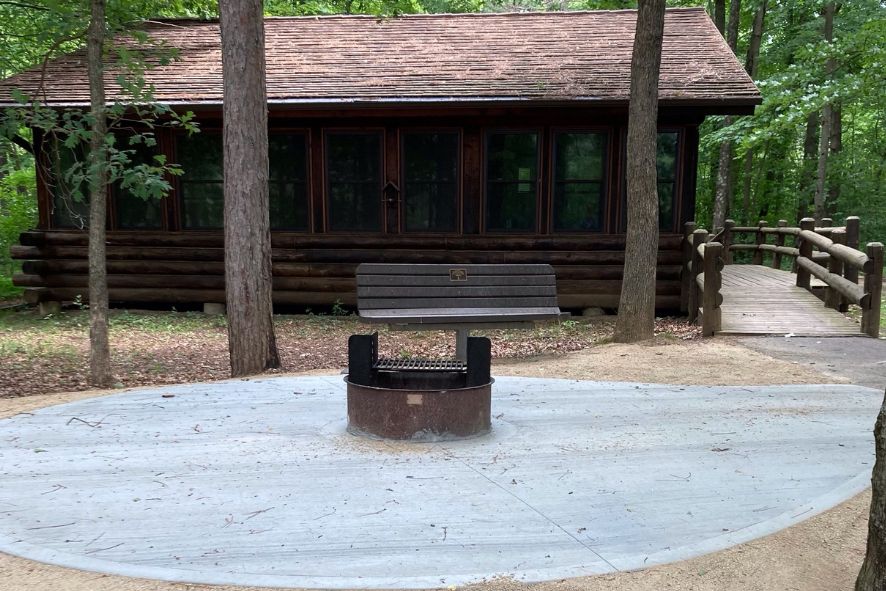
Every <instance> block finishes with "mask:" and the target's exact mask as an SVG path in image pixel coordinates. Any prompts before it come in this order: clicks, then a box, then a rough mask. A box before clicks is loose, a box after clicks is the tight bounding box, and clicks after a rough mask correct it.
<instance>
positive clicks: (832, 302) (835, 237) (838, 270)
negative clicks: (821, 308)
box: [824, 230, 848, 310]
mask: <svg viewBox="0 0 886 591" xmlns="http://www.w3.org/2000/svg"><path fill="white" fill-rule="evenodd" d="M831 241H832V242H833V243H834V244H846V231H845V230H834V231H832V232H831ZM847 266H848V265H847ZM828 271H829V272H831V273H833V274H834V275H840V276H841V277H842V276H843V261H842V260H841V259H840V257H837V256H832V257H831V258H829V259H828ZM824 305H825V306H827V307H828V308H833V309H834V310H841V309H843V308H845V307H846V304H845V303H844V302H843V296H842V295H840V292H839V291H837V290H836V289H834V288H833V287H831V286H830V285H828V286H827V289H826V290H825V292H824Z"/></svg>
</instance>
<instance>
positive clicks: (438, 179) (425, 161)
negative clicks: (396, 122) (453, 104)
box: [401, 132, 459, 232]
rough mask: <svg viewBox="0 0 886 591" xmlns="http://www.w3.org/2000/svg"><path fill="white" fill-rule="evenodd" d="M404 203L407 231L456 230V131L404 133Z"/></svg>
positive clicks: (457, 138)
mask: <svg viewBox="0 0 886 591" xmlns="http://www.w3.org/2000/svg"><path fill="white" fill-rule="evenodd" d="M402 137H403V139H402V151H401V153H402V155H403V187H402V195H403V204H404V206H405V215H404V224H405V229H406V231H407V232H455V231H456V230H457V229H458V221H457V220H458V215H457V212H458V161H459V134H458V132H440V133H413V132H407V133H404V134H403V136H402Z"/></svg>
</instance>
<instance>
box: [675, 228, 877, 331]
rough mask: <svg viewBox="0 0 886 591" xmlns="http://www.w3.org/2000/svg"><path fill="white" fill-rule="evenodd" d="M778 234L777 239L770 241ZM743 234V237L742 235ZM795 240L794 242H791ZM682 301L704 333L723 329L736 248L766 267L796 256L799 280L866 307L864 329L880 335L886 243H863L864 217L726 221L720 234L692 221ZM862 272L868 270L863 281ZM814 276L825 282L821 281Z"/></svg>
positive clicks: (839, 305) (835, 304) (833, 299)
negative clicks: (725, 291)
mask: <svg viewBox="0 0 886 591" xmlns="http://www.w3.org/2000/svg"><path fill="white" fill-rule="evenodd" d="M770 237H772V242H770V240H769V239H770ZM737 238H739V240H736V239H737ZM789 241H790V242H792V244H793V245H792V246H789V245H788V242H789ZM682 253H683V267H682V274H683V275H682V282H681V288H682V291H681V300H680V301H681V306H682V307H683V311H684V312H686V313H687V315H688V316H689V319H690V321H699V320H700V324H701V325H702V333H703V334H704V335H705V336H710V335H713V334H715V333H716V332H719V331H720V330H721V320H720V318H721V310H720V306H721V305H722V303H723V295H722V293H721V292H720V291H721V288H722V285H723V283H722V269H723V265H731V264H735V258H736V257H735V255H736V253H750V256H751V259H750V262H751V264H753V265H758V266H763V265H764V263H765V259H766V257H769V259H770V260H769V264H768V266H770V267H771V268H773V269H781V268H782V266H783V264H784V262H785V260H786V259H790V260H791V261H792V268H791V271H792V272H793V273H795V274H796V285H797V287H801V288H803V289H805V290H807V291H810V292H812V293H816V292H817V291H819V290H820V288H823V289H824V293H823V295H822V296H820V297H821V299H823V300H824V305H825V306H826V307H828V308H832V309H834V310H838V311H840V312H845V311H846V310H847V308H848V306H849V305H850V304H854V305H857V306H859V307H860V308H861V332H862V333H864V334H866V335H869V336H873V337H877V336H879V332H880V299H881V296H882V285H883V245H882V244H881V243H879V242H870V243H868V244H867V245H866V246H865V249H864V251H862V250H860V245H859V218H858V217H856V216H851V217H848V218H846V221H845V225H843V226H839V227H835V226H833V221H832V220H830V219H823V220H821V223H820V224H819V225H818V226H816V225H815V220H813V219H812V218H804V219H803V220H801V221H800V224H799V226H797V227H789V226H788V225H787V222H786V221H785V220H779V221H778V223H777V225H776V226H769V225H768V223H767V222H765V221H761V222H759V223H758V224H757V225H756V226H736V225H735V222H734V221H732V220H726V223H725V225H724V227H723V228H722V229H721V230H720V231H719V232H717V233H716V234H714V235H711V234H709V233H708V231H707V230H703V229H697V228H696V225H695V223H693V222H688V223H687V224H686V225H685V227H684V232H683V246H682ZM860 274H864V281H863V283H861V284H859V277H860ZM812 278H815V279H817V280H818V281H820V282H821V283H820V284H815V283H813V281H812Z"/></svg>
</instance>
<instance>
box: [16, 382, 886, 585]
mask: <svg viewBox="0 0 886 591" xmlns="http://www.w3.org/2000/svg"><path fill="white" fill-rule="evenodd" d="M881 397H882V394H881V393H880V392H879V391H876V390H871V389H866V388H860V387H854V386H772V387H731V388H723V387H715V388H702V387H678V386H661V385H648V384H647V385H641V384H617V383H600V382H577V381H568V380H547V379H527V378H499V379H498V380H497V382H496V384H495V389H494V395H493V415H494V417H495V419H494V421H493V429H494V431H493V433H492V434H491V435H489V436H485V437H481V438H478V439H474V440H469V441H461V442H441V443H388V442H382V441H370V440H365V439H359V438H356V437H354V436H352V435H349V434H347V433H346V432H345V423H346V421H345V417H344V412H345V388H344V383H343V382H342V379H341V376H332V377H303V378H270V379H259V380H236V381H228V382H223V383H216V384H198V385H191V386H178V387H172V388H158V389H149V390H137V391H130V392H124V393H121V394H118V395H113V396H109V397H105V398H97V399H91V400H85V401H81V402H75V403H71V404H65V405H60V406H56V407H51V408H47V409H43V410H41V411H38V412H35V413H33V414H30V413H26V414H22V415H18V416H15V417H13V418H11V419H7V420H3V421H0V550H2V551H5V552H9V553H12V554H16V555H19V556H24V557H27V558H32V559H35V560H40V561H44V562H50V563H54V564H60V565H64V566H70V567H75V568H82V569H87V570H94V571H101V572H107V573H115V574H122V575H131V576H141V577H149V578H155V579H164V580H171V581H188V582H200V583H217V584H222V583H230V584H248V585H268V586H281V587H285V586H292V587H332V588H346V587H384V588H410V587H428V586H440V585H450V584H462V583H468V582H473V581H478V580H482V579H485V578H489V577H493V576H513V577H515V578H517V579H520V580H543V579H553V578H561V577H569V576H577V575H588V574H594V573H604V572H611V571H613V570H616V569H619V570H623V569H638V568H643V567H646V566H651V565H653V564H657V563H661V562H667V561H673V560H679V559H684V558H688V557H690V556H694V555H697V554H701V553H704V552H709V551H713V550H717V549H720V548H725V547H727V546H730V545H732V544H736V543H739V542H742V541H746V540H749V539H752V538H755V537H758V536H761V535H764V534H767V533H770V532H773V531H776V530H778V529H781V528H783V527H785V526H788V525H790V524H792V523H795V522H797V521H800V520H802V519H805V518H807V517H810V516H811V515H814V514H815V513H817V512H819V511H821V510H824V509H826V508H828V507H830V506H833V505H835V504H837V503H838V502H840V501H842V500H844V499H846V498H848V497H850V496H851V495H853V494H855V493H856V492H858V491H860V490H862V489H863V488H864V487H865V486H866V485H867V483H868V479H869V474H870V469H871V467H872V464H873V438H872V435H871V430H872V428H873V424H874V419H875V417H876V413H877V410H878V408H879V405H880V399H881Z"/></svg>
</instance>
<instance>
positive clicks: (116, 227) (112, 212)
mask: <svg viewBox="0 0 886 591" xmlns="http://www.w3.org/2000/svg"><path fill="white" fill-rule="evenodd" d="M163 132H164V130H163V129H161V128H157V129H155V130H154V139H156V140H157V144H156V145H155V146H154V149H155V150H156V154H157V155H159V156H162V155H165V154H166V153H167V152H168V151H169V149H168V146H167V141H166V134H165V133H163ZM173 143H174V142H173ZM170 161H171V160H170V159H168V158H167V162H170ZM166 180H167V181H169V185H170V190H169V191H168V192H167V194H166V196H164V197H161V198H160V199H159V200H158V201H157V205H159V207H160V226H158V227H155V228H121V227H120V218H119V217H118V215H119V214H118V211H117V209H118V206H117V200H118V199H119V197H120V195H118V194H117V191H116V190H115V188H114V185H113V184H110V183H109V184H108V231H113V232H120V233H123V234H126V233H132V232H167V231H169V230H170V228H169V207H170V205H169V202H170V201H171V200H172V197H173V194H177V191H176V184H175V182H174V181H172V177H171V176H170V175H166Z"/></svg>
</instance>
